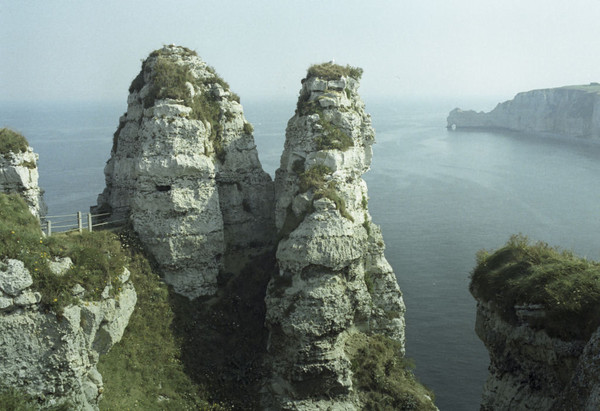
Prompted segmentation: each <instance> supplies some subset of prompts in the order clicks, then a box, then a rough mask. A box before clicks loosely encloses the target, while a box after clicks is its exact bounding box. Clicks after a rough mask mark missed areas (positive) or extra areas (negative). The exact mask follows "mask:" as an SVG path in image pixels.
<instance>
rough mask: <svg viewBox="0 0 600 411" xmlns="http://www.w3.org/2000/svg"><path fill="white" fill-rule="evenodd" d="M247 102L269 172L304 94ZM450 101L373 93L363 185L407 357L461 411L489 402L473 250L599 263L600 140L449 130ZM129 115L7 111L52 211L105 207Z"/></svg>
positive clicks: (4, 117) (6, 120)
mask: <svg viewBox="0 0 600 411" xmlns="http://www.w3.org/2000/svg"><path fill="white" fill-rule="evenodd" d="M242 103H243V104H244V109H245V112H246V117H247V118H248V120H249V121H250V122H252V123H253V124H254V128H255V138H256V142H257V145H258V149H259V153H260V158H261V161H262V163H263V166H264V168H265V170H266V171H267V172H269V173H270V174H271V175H273V173H274V171H275V169H276V168H277V167H278V166H279V156H280V154H281V151H282V149H283V142H284V135H285V132H284V130H285V126H286V123H287V120H288V119H289V117H291V116H292V114H293V112H294V108H295V107H294V102H283V103H282V102H273V101H258V100H257V101H242ZM488 103H489V104H490V105H492V106H493V103H494V102H493V101H490V102H488ZM467 107H469V106H468V104H465V108H467ZM453 108H454V107H453V106H451V105H450V106H449V105H448V104H445V103H444V102H441V101H430V102H425V101H420V102H416V101H390V100H388V101H378V100H370V101H367V111H369V112H370V113H371V114H372V118H373V124H374V126H375V129H376V132H377V144H376V145H375V146H374V159H373V165H372V169H371V171H370V172H368V173H367V174H366V175H365V180H366V181H367V183H368V186H369V197H370V199H369V209H370V211H371V214H372V215H373V219H374V221H375V222H376V223H378V224H379V225H380V226H381V227H382V231H383V235H384V239H385V243H386V246H387V249H386V256H387V258H388V260H389V261H390V263H391V265H392V266H393V267H394V270H395V272H396V274H397V277H398V282H399V283H400V287H401V288H402V290H403V292H404V298H405V302H406V306H407V313H406V321H407V328H406V335H407V355H408V356H410V357H412V358H413V359H414V360H415V362H416V365H417V369H416V373H417V375H418V377H419V378H420V379H421V381H422V382H424V383H425V384H426V385H428V386H429V387H431V388H432V389H433V390H434V391H435V393H436V397H437V399H436V402H437V404H438V406H439V407H440V409H442V410H460V411H462V410H476V409H478V408H479V399H480V395H481V389H482V386H483V383H484V381H485V378H486V375H487V364H488V356H487V351H486V350H485V348H484V347H483V344H482V343H481V342H480V341H479V340H478V338H477V337H476V335H475V333H474V331H473V328H474V321H475V303H474V300H473V298H472V297H471V296H470V294H469V292H468V283H469V273H470V271H471V269H472V268H473V265H474V262H475V253H476V252H477V250H479V249H481V248H486V249H493V248H497V247H499V246H501V245H502V244H503V243H505V242H506V240H507V239H508V238H509V236H510V235H511V234H515V233H523V234H526V235H528V236H530V237H531V238H532V239H536V240H543V241H546V242H548V243H550V244H553V245H559V246H562V247H564V248H568V249H573V250H574V251H575V252H577V253H578V254H580V255H584V256H587V257H588V258H591V259H600V217H599V211H600V210H599V207H600V184H598V181H597V180H598V176H600V161H599V159H600V142H598V143H593V142H589V141H582V140H573V139H560V138H549V137H539V136H533V135H526V134H519V133H487V132H451V131H447V130H446V129H445V118H446V115H447V114H448V112H449V111H450V110H451V109H453ZM124 110H125V103H124V102H123V103H116V104H110V103H81V104H72V103H71V104H56V103H55V104H41V103H36V104H27V105H25V104H20V105H6V104H4V105H1V106H0V127H4V126H8V127H12V128H14V129H17V130H19V131H21V132H22V133H23V134H24V135H25V136H26V137H27V138H28V140H29V141H30V143H31V145H32V146H33V147H34V150H35V151H36V152H37V153H39V155H40V162H39V168H40V184H41V186H42V188H44V189H45V190H46V194H45V198H46V202H47V203H48V206H49V214H65V213H72V212H74V211H77V210H81V211H87V209H88V207H89V206H90V205H92V204H94V203H95V200H96V196H97V194H98V193H99V192H101V191H102V189H103V188H104V174H103V168H104V164H105V162H106V160H107V159H108V156H109V152H110V147H111V144H112V134H113V132H114V131H115V130H116V127H117V124H118V118H119V116H120V115H121V114H122V112H123V111H124Z"/></svg>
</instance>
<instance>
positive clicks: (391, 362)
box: [349, 334, 436, 410]
mask: <svg viewBox="0 0 600 411" xmlns="http://www.w3.org/2000/svg"><path fill="white" fill-rule="evenodd" d="M350 345H357V346H355V347H353V350H352V351H354V352H351V353H349V354H350V355H351V358H352V372H353V375H352V382H353V385H354V388H355V389H356V391H357V392H358V396H359V398H360V400H361V401H362V402H363V409H365V410H435V409H436V408H435V406H434V405H433V399H434V395H433V393H432V392H431V391H430V390H428V389H427V388H425V387H424V386H423V385H422V384H421V383H419V381H417V379H416V377H415V375H414V374H413V371H412V370H413V368H414V365H413V362H412V361H411V360H409V359H407V358H405V357H403V356H402V350H401V348H402V346H401V344H400V343H399V342H397V341H395V340H392V339H390V338H388V337H385V336H383V335H379V334H375V335H372V336H364V339H363V340H362V341H360V340H358V339H357V342H355V343H353V342H352V341H351V342H350Z"/></svg>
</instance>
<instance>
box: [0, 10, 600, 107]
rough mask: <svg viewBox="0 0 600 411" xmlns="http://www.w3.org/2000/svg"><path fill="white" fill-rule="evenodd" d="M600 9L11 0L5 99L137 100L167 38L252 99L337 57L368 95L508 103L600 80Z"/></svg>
mask: <svg viewBox="0 0 600 411" xmlns="http://www.w3.org/2000/svg"><path fill="white" fill-rule="evenodd" d="M599 18H600V0H569V1H564V0H560V1H558V0H526V1H524V0H501V1H495V0H478V1H474V0H452V1H449V0H410V1H407V0H389V1H387V0H368V1H366V0H362V1H357V0H319V1H317V0H302V1H295V0H294V1H292V0H212V1H206V0H193V1H192V0H189V1H187V0H184V1H178V0H170V1H159V0H144V1H137V0H102V1H100V0H69V1H67V0H35V1H33V0H0V101H3V102H11V101H33V100H35V101H63V100H69V101H80V100H89V101H100V100H101V101H105V100H106V101H108V100H110V101H125V100H126V98H127V89H128V87H129V84H130V83H131V80H132V79H133V78H134V77H135V76H136V75H137V73H138V72H139V70H140V67H141V61H142V60H143V59H144V58H146V57H147V56H148V54H149V53H150V52H151V51H153V50H155V49H158V48H160V47H162V46H163V45H164V44H177V45H183V46H186V47H188V48H191V49H193V50H196V51H197V52H198V54H199V56H200V57H201V58H202V59H203V60H204V61H206V62H207V63H208V64H210V65H211V66H213V67H214V68H215V69H216V70H217V72H218V73H219V74H220V75H221V76H222V77H223V78H224V79H225V80H226V81H227V82H228V83H229V84H230V85H231V88H232V89H233V91H235V92H236V93H237V94H239V95H240V96H241V97H242V100H244V98H245V97H246V98H263V97H264V98H286V99H294V101H295V98H296V97H297V95H298V91H299V88H300V80H301V79H302V77H304V75H305V73H306V69H307V68H308V66H310V65H311V64H314V63H321V62H325V61H329V60H331V59H335V61H336V63H339V64H344V65H345V64H350V65H353V66H359V67H362V68H363V69H364V75H363V80H362V82H361V89H360V91H361V94H362V95H363V97H364V96H371V97H399V98H433V97H453V98H460V97H463V96H464V97H471V96H499V98H503V99H504V100H507V99H510V98H512V97H513V96H514V95H515V94H516V93H517V92H520V91H527V90H532V89H537V88H548V87H558V86H563V85H571V84H587V83H590V82H593V81H600V53H599V51H600V23H599V22H600V20H599ZM242 102H243V101H242Z"/></svg>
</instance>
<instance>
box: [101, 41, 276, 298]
mask: <svg viewBox="0 0 600 411" xmlns="http://www.w3.org/2000/svg"><path fill="white" fill-rule="evenodd" d="M129 91H130V95H129V98H128V108H127V113H126V114H125V115H124V116H122V117H121V119H120V123H119V128H118V130H117V132H116V133H115V137H114V144H113V148H112V151H111V158H110V160H109V161H108V163H107V165H106V168H105V175H106V189H105V190H104V192H103V193H102V194H101V195H100V196H99V197H98V206H97V207H96V209H95V211H96V212H102V211H106V212H109V213H111V217H110V219H111V220H113V221H118V220H122V219H129V220H130V221H131V222H132V224H133V228H134V230H135V231H136V232H137V233H138V235H139V236H140V239H141V240H142V242H143V243H144V245H145V246H146V247H147V248H148V249H149V251H150V252H151V253H152V254H153V256H154V257H155V259H156V261H157V262H158V263H159V265H160V268H161V271H162V272H163V275H164V278H165V281H166V282H167V283H169V284H172V285H173V287H174V289H175V291H176V292H178V293H180V294H183V295H185V296H187V297H189V298H195V297H198V296H201V295H212V294H214V293H215V292H216V290H217V277H218V275H219V272H224V271H235V270H236V269H237V268H239V267H240V266H243V263H244V259H245V258H248V256H251V255H252V254H253V253H256V252H260V251H261V250H262V249H263V248H264V247H266V246H268V245H270V244H271V242H272V238H273V222H272V202H273V188H272V181H271V178H270V177H269V175H268V174H266V173H265V172H264V171H263V170H262V167H261V165H260V162H259V160H258V154H257V152H256V146H255V144H254V139H253V137H252V131H253V130H252V126H251V125H250V124H249V123H248V122H247V121H246V120H245V118H244V114H243V109H242V106H241V105H240V103H239V97H237V96H236V95H235V94H234V93H233V92H231V91H230V90H229V86H228V84H227V83H226V82H225V81H224V80H223V79H221V78H220V77H219V76H218V75H217V74H216V73H215V71H214V70H213V69H212V68H211V67H209V66H208V65H207V64H206V63H205V62H204V61H202V60H201V59H200V58H199V57H198V56H197V54H196V53H195V52H193V51H191V50H189V49H186V48H184V47H177V46H165V47H163V48H162V49H159V50H156V51H154V52H153V53H151V54H150V56H149V57H148V59H146V60H145V61H144V63H143V65H142V71H141V72H140V74H139V75H138V76H137V77H136V78H135V79H134V80H133V83H132V84H131V87H130V89H129Z"/></svg>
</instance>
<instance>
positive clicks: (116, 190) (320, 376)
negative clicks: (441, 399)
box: [94, 46, 436, 410]
mask: <svg viewBox="0 0 600 411" xmlns="http://www.w3.org/2000/svg"><path fill="white" fill-rule="evenodd" d="M361 73H362V70H360V69H357V68H352V67H342V66H338V65H334V64H323V65H317V66H313V67H311V68H310V69H309V71H308V74H307V77H306V78H305V79H304V80H303V81H302V84H303V85H302V89H301V91H300V97H299V100H298V106H297V111H296V114H295V115H294V116H293V117H292V119H291V120H290V121H289V124H288V127H287V131H286V141H285V147H284V152H283V154H282V157H281V167H280V168H279V170H278V171H277V173H276V181H275V183H273V182H272V181H271V179H270V177H269V176H268V174H266V173H265V172H264V171H263V170H262V167H261V165H260V162H259V160H258V154H257V151H256V146H255V144H254V141H253V137H252V126H251V125H250V124H249V123H248V122H247V121H246V120H245V118H244V116H243V110H242V106H241V105H240V104H239V98H238V97H237V96H236V95H235V94H234V93H233V92H231V91H230V89H229V86H228V85H227V83H226V82H225V81H224V80H223V79H221V78H220V77H218V76H217V75H216V73H215V72H214V70H213V69H212V68H210V67H209V66H207V65H206V63H204V62H203V61H202V60H201V59H200V58H199V57H198V56H197V54H196V53H195V52H193V51H191V50H189V49H186V48H184V47H179V46H165V47H163V48H162V49H159V50H156V51H154V52H152V53H151V54H150V56H149V57H148V58H147V59H146V60H145V61H144V62H143V64H142V70H141V72H140V74H139V75H138V76H137V77H136V78H135V79H134V80H133V82H132V84H131V87H130V90H129V91H130V95H129V98H128V109H127V113H126V114H125V115H124V116H122V117H121V119H120V123H119V127H118V129H117V131H116V133H115V136H114V141H113V147H112V150H111V157H110V159H109V161H108V163H107V165H106V168H105V177H106V188H105V190H104V191H103V193H102V194H100V195H99V197H98V204H97V206H96V207H95V210H94V211H95V212H96V213H102V212H104V213H107V214H108V215H109V217H108V218H107V219H108V222H118V221H129V222H131V226H132V228H133V231H134V232H135V233H136V236H137V237H139V240H140V242H141V244H142V246H143V249H144V250H146V251H147V252H148V253H149V255H150V256H151V257H152V258H151V259H152V261H153V262H154V263H155V265H156V267H157V269H158V272H159V273H160V274H161V276H162V277H163V279H164V281H165V282H166V283H167V284H169V285H170V286H172V293H171V294H170V297H169V298H170V302H169V303H170V304H171V306H172V309H173V313H174V315H175V318H174V320H173V323H172V330H173V333H174V334H175V335H177V341H179V342H181V350H180V352H181V357H180V358H181V361H182V364H183V365H184V366H185V369H186V372H187V373H188V375H189V376H190V378H191V379H192V380H193V381H194V382H195V383H196V384H198V385H199V386H202V387H205V388H206V389H207V390H208V391H209V392H210V394H209V395H208V398H207V399H208V400H209V401H210V402H213V403H219V404H224V405H226V406H227V407H231V408H233V409H267V410H280V409H306V410H309V409H310V410H314V409H348V410H354V409H377V408H381V407H384V408H385V407H388V408H392V409H401V408H403V407H404V408H407V409H432V410H434V409H436V408H435V405H434V404H433V399H432V398H433V394H432V393H431V392H430V391H429V390H427V389H426V388H425V387H423V386H422V385H421V384H419V383H418V381H416V378H415V377H414V374H413V373H412V369H411V364H410V361H409V360H407V359H406V358H404V352H405V350H404V310H405V308H404V302H403V300H402V294H401V292H400V289H399V287H398V283H397V281H396V277H395V275H394V273H393V270H392V268H391V267H390V265H389V264H388V262H387V261H386V259H385V257H384V248H385V245H384V242H383V238H382V235H381V231H380V230H379V227H377V226H376V225H375V224H373V222H372V221H371V216H370V214H369V211H368V195H367V187H366V183H365V182H364V180H362V177H361V176H362V174H363V173H365V172H366V171H367V170H368V169H369V167H370V164H371V157H372V151H371V145H372V144H373V142H374V131H373V128H372V127H371V120H370V117H369V115H368V114H366V112H365V110H364V103H363V102H362V100H361V99H360V97H359V95H358V87H359V79H360V75H361Z"/></svg>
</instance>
